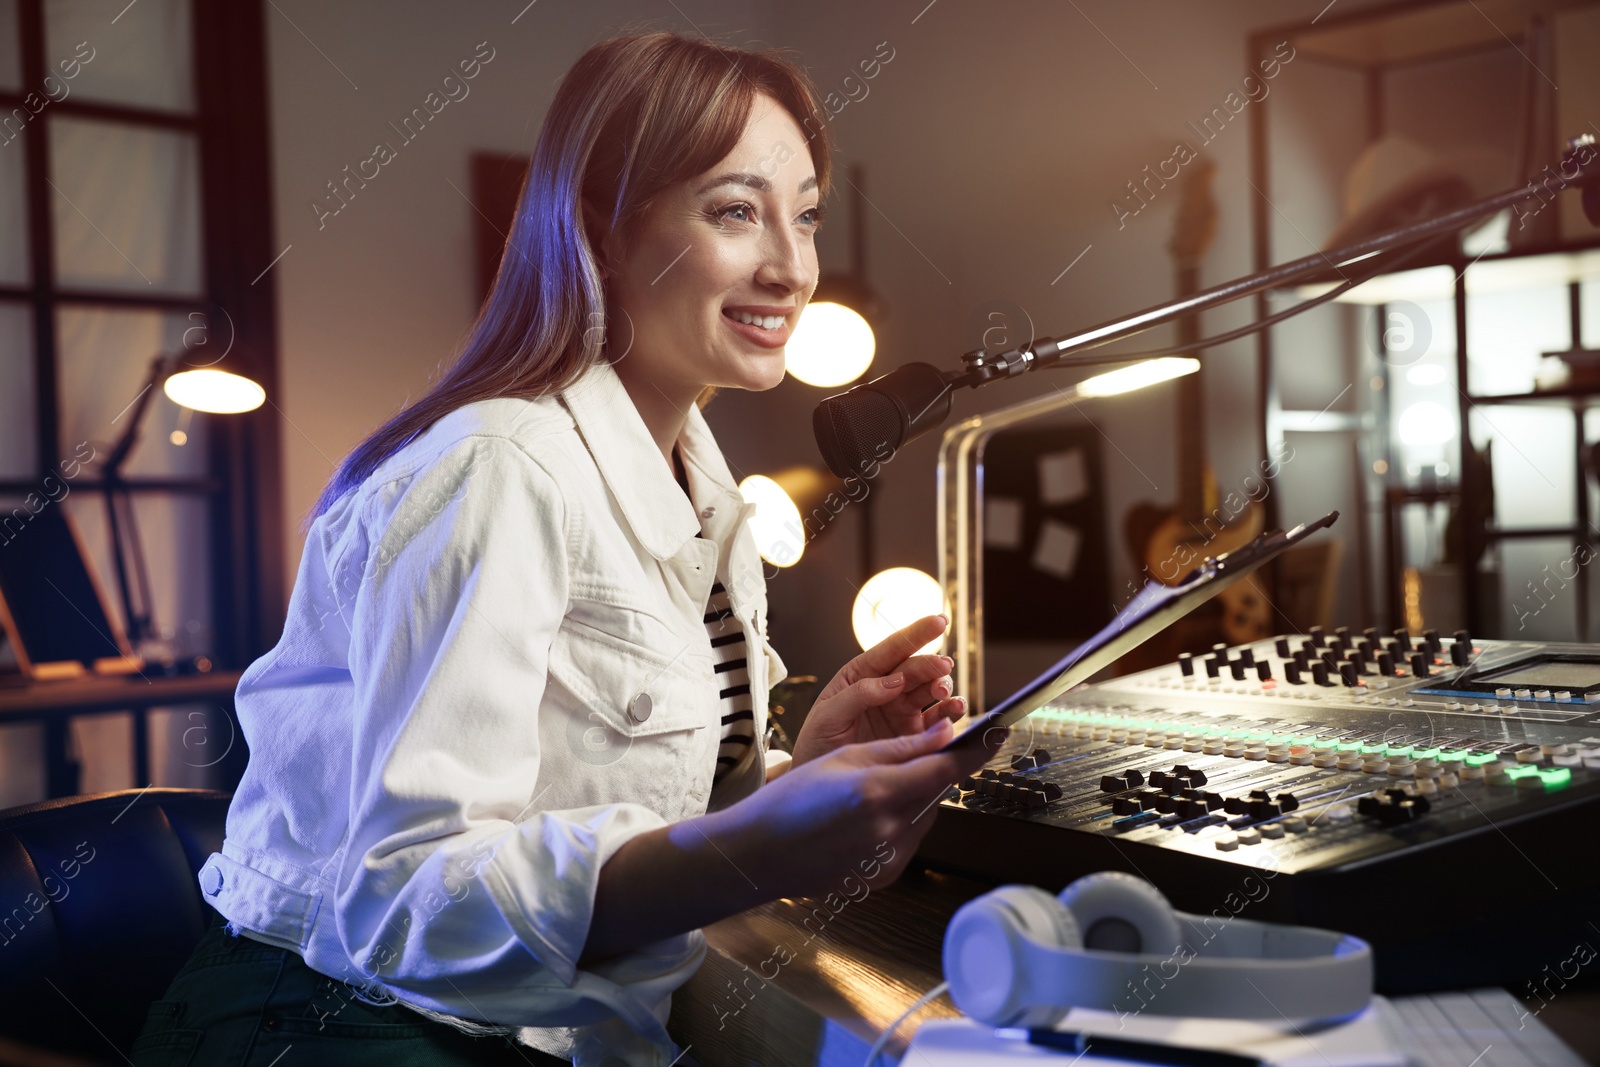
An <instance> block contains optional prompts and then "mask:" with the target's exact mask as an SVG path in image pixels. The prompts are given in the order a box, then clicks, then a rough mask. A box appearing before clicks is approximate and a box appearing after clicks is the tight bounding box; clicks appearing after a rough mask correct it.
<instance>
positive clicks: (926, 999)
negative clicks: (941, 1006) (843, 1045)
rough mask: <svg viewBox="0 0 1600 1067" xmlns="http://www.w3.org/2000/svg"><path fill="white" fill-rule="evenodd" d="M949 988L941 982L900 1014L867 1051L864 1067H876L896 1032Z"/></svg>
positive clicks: (945, 983)
mask: <svg viewBox="0 0 1600 1067" xmlns="http://www.w3.org/2000/svg"><path fill="white" fill-rule="evenodd" d="M949 988H950V983H949V982H940V983H939V984H938V985H936V986H934V987H933V988H932V989H930V990H928V991H927V992H926V993H924V994H922V996H920V997H918V998H917V999H916V1000H914V1001H912V1002H911V1007H909V1008H907V1009H906V1010H905V1011H903V1012H901V1013H900V1018H898V1019H896V1020H895V1021H894V1022H892V1023H890V1024H889V1025H888V1026H886V1027H884V1030H883V1033H881V1034H879V1035H878V1040H876V1041H874V1042H873V1043H872V1048H871V1049H869V1050H868V1051H867V1062H866V1063H864V1064H862V1067H875V1065H876V1064H877V1062H878V1056H879V1055H881V1054H882V1053H883V1050H884V1048H885V1046H887V1045H888V1044H889V1039H890V1038H891V1037H893V1036H894V1032H895V1031H896V1030H898V1029H900V1026H901V1024H902V1023H904V1022H905V1021H906V1020H907V1019H909V1018H911V1017H912V1016H913V1015H915V1014H916V1013H917V1012H919V1011H921V1010H922V1009H923V1008H925V1007H927V1006H928V1004H929V1003H930V1002H932V1001H933V999H934V998H935V997H937V996H938V995H939V994H940V993H943V992H944V991H945V990H947V989H949Z"/></svg>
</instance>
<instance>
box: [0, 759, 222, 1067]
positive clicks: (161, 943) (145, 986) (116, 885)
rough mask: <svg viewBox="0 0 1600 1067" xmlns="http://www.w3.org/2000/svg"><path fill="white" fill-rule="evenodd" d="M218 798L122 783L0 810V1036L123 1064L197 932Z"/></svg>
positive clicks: (215, 846) (218, 822) (215, 839)
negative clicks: (110, 789)
mask: <svg viewBox="0 0 1600 1067" xmlns="http://www.w3.org/2000/svg"><path fill="white" fill-rule="evenodd" d="M228 800H229V794H227V793H218V792H213V791H211V790H202V789H145V790H135V789H129V790H123V791H121V792H116V793H98V794H94V795H89V796H79V797H68V798H65V799H61V800H47V801H44V802H43V803H39V804H29V805H27V806H25V807H20V808H12V809H10V810H8V811H0V1040H3V1041H5V1042H6V1043H7V1044H8V1045H9V1044H12V1043H17V1044H20V1045H23V1046H29V1047H32V1048H35V1049H44V1050H48V1051H50V1052H55V1053H58V1054H65V1055H72V1056H77V1057H80V1058H83V1059H88V1060H92V1061H97V1062H98V1061H104V1062H115V1063H124V1062H126V1060H125V1057H124V1055H123V1054H124V1053H125V1052H126V1051H127V1049H128V1047H129V1046H130V1045H131V1044H132V1043H133V1039H134V1038H135V1037H137V1036H138V1035H139V1029H140V1027H141V1026H142V1025H143V1023H144V1016H145V1011H146V1009H147V1008H148V1007H149V1005H150V1003H151V1002H152V1001H155V1000H158V999H160V997H161V995H162V994H163V993H165V992H166V989H167V986H168V985H169V984H170V983H171V981H172V978H173V976H174V975H176V974H177V973H178V969H179V968H180V967H182V966H183V964H184V961H185V960H187V959H188V958H189V954H190V953H191V952H192V951H193V950H194V947H195V945H196V944H198V943H199V941H200V937H201V935H202V934H204V933H205V930H206V923H207V921H208V920H209V919H210V915H211V912H210V909H209V908H208V907H206V906H205V905H204V904H202V902H201V896H200V886H199V884H198V882H196V880H195V878H196V873H197V872H198V871H199V869H200V865H201V864H202V863H204V862H205V860H206V857H207V856H209V855H210V854H211V853H213V852H216V851H219V850H220V849H221V848H222V833H223V824H224V822H225V820H226V817H227V813H228Z"/></svg>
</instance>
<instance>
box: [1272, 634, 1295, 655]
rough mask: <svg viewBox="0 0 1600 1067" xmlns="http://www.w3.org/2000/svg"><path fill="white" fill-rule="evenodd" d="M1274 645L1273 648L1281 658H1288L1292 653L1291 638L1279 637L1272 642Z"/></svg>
mask: <svg viewBox="0 0 1600 1067" xmlns="http://www.w3.org/2000/svg"><path fill="white" fill-rule="evenodd" d="M1272 647H1273V650H1274V651H1276V652H1277V653H1278V658H1279V659H1288V658H1289V656H1290V655H1291V653H1290V652H1289V639H1288V638H1287V637H1280V638H1278V639H1277V640H1276V641H1274V642H1273V643H1272Z"/></svg>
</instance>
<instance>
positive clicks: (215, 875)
mask: <svg viewBox="0 0 1600 1067" xmlns="http://www.w3.org/2000/svg"><path fill="white" fill-rule="evenodd" d="M200 888H201V889H203V890H205V893H206V896H208V897H214V896H216V895H217V894H218V893H220V892H222V869H221V868H220V867H217V866H216V865H215V864H207V865H206V866H204V867H202V868H200Z"/></svg>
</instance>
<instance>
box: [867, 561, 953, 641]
mask: <svg viewBox="0 0 1600 1067" xmlns="http://www.w3.org/2000/svg"><path fill="white" fill-rule="evenodd" d="M942 611H944V590H943V589H941V588H940V587H939V583H938V582H937V581H935V580H934V578H933V576H932V575H930V574H927V573H926V572H924V571H919V570H917V568H915V567H890V568H889V569H888V570H886V571H879V572H878V573H877V574H874V575H873V576H872V577H871V578H869V579H867V581H866V584H864V585H863V586H862V587H861V591H860V592H858V593H857V594H856V602H855V606H854V608H853V609H852V610H851V612H850V626H851V628H852V629H853V630H855V633H856V643H857V644H859V645H860V646H861V647H862V649H863V650H865V649H869V648H871V647H872V646H873V645H875V644H877V643H878V642H879V641H882V640H883V639H884V638H885V637H888V636H889V635H890V634H892V633H894V632H895V631H896V630H899V629H901V628H903V627H906V626H909V625H911V624H912V623H914V622H916V621H917V620H918V619H920V618H922V617H923V616H925V615H937V614H939V613H940V612H942ZM942 640H943V637H942V636H940V637H937V638H935V639H934V640H932V641H930V642H928V644H926V645H924V646H923V647H922V648H920V649H918V650H917V652H918V653H923V652H932V651H933V650H934V649H936V648H938V647H939V642H940V641H942Z"/></svg>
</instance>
